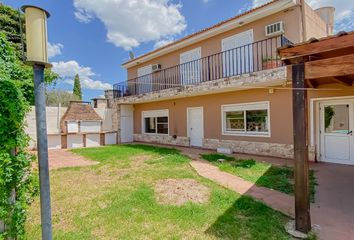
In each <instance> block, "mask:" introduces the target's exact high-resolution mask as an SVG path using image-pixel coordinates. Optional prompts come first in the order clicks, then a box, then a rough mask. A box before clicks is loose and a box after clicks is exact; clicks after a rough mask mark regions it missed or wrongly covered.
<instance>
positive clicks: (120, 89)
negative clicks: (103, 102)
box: [113, 36, 291, 98]
mask: <svg viewBox="0 0 354 240" xmlns="http://www.w3.org/2000/svg"><path fill="white" fill-rule="evenodd" d="M290 43H291V42H290V41H289V40H288V39H287V38H285V37H284V36H278V37H273V38H268V39H265V40H261V41H258V42H254V43H251V44H248V45H244V46H241V47H237V48H234V49H230V50H228V51H224V52H220V53H217V54H214V55H210V56H207V57H203V58H201V59H198V60H195V61H190V62H187V63H184V64H179V65H176V66H174V67H170V68H165V69H162V70H159V71H156V72H153V73H151V74H147V75H144V76H140V77H137V78H134V79H130V80H128V81H125V82H121V83H118V84H114V85H113V92H114V98H122V97H128V96H138V95H145V94H147V93H152V92H159V91H162V90H166V89H173V88H178V87H183V86H185V87H186V86H193V85H198V84H202V83H205V82H210V81H214V80H218V79H227V78H231V77H235V76H241V75H243V74H250V73H254V72H259V71H264V70H269V69H274V68H278V67H281V66H283V63H282V61H281V60H280V58H279V55H278V52H277V49H278V48H279V47H282V46H284V45H287V44H290Z"/></svg>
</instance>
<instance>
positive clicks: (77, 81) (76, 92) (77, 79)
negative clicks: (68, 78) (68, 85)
mask: <svg viewBox="0 0 354 240" xmlns="http://www.w3.org/2000/svg"><path fill="white" fill-rule="evenodd" d="M73 94H74V95H75V96H77V97H78V98H79V99H80V100H82V92H81V83H80V77H79V74H76V75H75V79H74V89H73Z"/></svg>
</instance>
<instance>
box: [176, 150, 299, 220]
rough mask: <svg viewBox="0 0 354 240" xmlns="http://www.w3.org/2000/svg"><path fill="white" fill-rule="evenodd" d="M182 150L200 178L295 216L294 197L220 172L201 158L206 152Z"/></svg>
mask: <svg viewBox="0 0 354 240" xmlns="http://www.w3.org/2000/svg"><path fill="white" fill-rule="evenodd" d="M180 149H181V150H182V152H183V154H185V155H187V156H189V157H190V158H192V159H193V161H192V162H191V166H192V167H193V168H194V169H195V170H196V171H197V173H198V174H199V175H200V176H202V177H205V178H208V179H210V180H212V181H214V182H217V183H218V184H220V185H222V186H224V187H226V188H228V189H231V190H233V191H235V192H237V193H239V194H242V195H247V196H251V197H253V198H255V199H257V200H259V201H262V202H263V203H265V204H266V205H268V206H269V207H271V208H273V209H275V210H278V211H280V212H282V213H284V214H286V215H288V216H290V217H294V216H295V215H294V213H295V209H294V206H295V203H294V198H293V197H292V196H290V195H288V194H285V193H281V192H278V191H275V190H271V189H269V188H264V187H258V186H256V185H255V184H254V183H251V182H249V181H246V180H244V179H242V178H240V177H237V176H235V175H232V174H230V173H227V172H223V171H220V170H219V168H218V167H216V166H214V165H212V164H210V163H209V162H207V161H205V160H202V159H201V158H200V154H201V153H204V154H205V151H204V150H199V149H188V148H180Z"/></svg>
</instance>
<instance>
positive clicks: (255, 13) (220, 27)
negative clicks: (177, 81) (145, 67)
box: [122, 0, 298, 68]
mask: <svg viewBox="0 0 354 240" xmlns="http://www.w3.org/2000/svg"><path fill="white" fill-rule="evenodd" d="M296 5H298V4H297V0H273V1H270V2H268V3H266V4H263V5H261V6H259V7H256V8H253V9H251V10H248V11H246V12H244V13H241V14H239V15H236V16H234V17H232V18H229V19H227V20H224V21H222V22H219V23H217V24H214V25H212V26H211V27H208V28H205V29H203V30H200V31H198V32H195V33H192V34H190V35H188V36H186V37H183V38H181V39H179V40H176V41H175V42H172V43H170V44H168V45H166V46H163V47H161V48H157V49H155V50H152V51H150V52H148V53H145V54H143V55H141V56H138V57H136V58H135V59H132V60H128V61H126V62H124V63H123V64H122V66H123V67H124V68H129V67H133V66H135V65H137V64H140V63H142V62H146V61H149V60H152V59H154V58H156V57H159V56H161V55H163V54H167V53H169V52H172V51H175V50H178V49H180V48H183V47H186V46H188V45H191V44H194V43H197V42H200V41H202V40H204V39H207V38H209V37H212V36H215V35H218V34H220V33H223V32H226V31H229V30H231V29H233V28H237V27H239V26H243V25H244V24H248V23H251V22H253V21H256V20H259V19H261V18H264V17H266V16H269V15H272V14H274V13H277V12H280V11H283V10H286V9H288V8H291V7H294V6H296ZM237 22H244V23H243V24H242V25H239V26H232V25H233V24H235V23H237Z"/></svg>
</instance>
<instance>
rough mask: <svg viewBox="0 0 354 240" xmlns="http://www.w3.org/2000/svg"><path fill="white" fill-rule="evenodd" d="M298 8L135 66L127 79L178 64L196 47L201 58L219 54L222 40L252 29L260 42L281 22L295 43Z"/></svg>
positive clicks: (299, 38) (298, 27)
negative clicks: (153, 66) (157, 66)
mask: <svg viewBox="0 0 354 240" xmlns="http://www.w3.org/2000/svg"><path fill="white" fill-rule="evenodd" d="M300 16H301V15H300V8H299V7H298V6H296V7H294V8H293V9H289V10H287V11H285V12H280V13H276V14H274V15H271V16H269V17H266V18H263V19H261V20H258V21H255V22H252V23H249V24H246V25H244V26H241V27H238V28H236V26H235V29H233V30H231V31H228V32H225V33H222V34H219V35H217V36H214V37H211V38H209V39H206V40H203V41H201V42H199V43H196V44H193V45H190V46H188V47H185V48H182V49H179V50H177V51H174V52H171V53H169V54H166V55H164V56H161V57H158V58H155V59H154V60H151V61H148V62H145V63H142V64H139V65H136V66H134V67H131V68H129V69H128V71H127V72H128V79H133V78H135V77H137V69H138V68H140V67H144V66H147V65H150V64H156V63H160V64H161V65H162V68H168V67H172V66H175V65H178V64H180V54H181V53H183V52H186V51H189V50H192V49H194V48H197V47H201V48H202V57H206V56H209V55H212V54H215V53H218V52H221V41H222V39H224V38H227V37H230V36H233V35H235V34H237V33H241V32H244V31H247V30H250V29H253V37H254V41H260V40H263V39H265V38H266V36H265V30H264V27H265V26H266V25H268V24H271V23H274V22H277V21H283V22H284V24H285V36H286V37H287V38H288V39H289V40H290V41H292V42H294V43H297V42H299V41H300V40H301V29H300V19H301V18H300Z"/></svg>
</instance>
